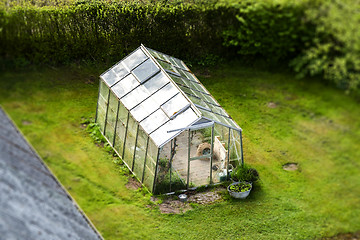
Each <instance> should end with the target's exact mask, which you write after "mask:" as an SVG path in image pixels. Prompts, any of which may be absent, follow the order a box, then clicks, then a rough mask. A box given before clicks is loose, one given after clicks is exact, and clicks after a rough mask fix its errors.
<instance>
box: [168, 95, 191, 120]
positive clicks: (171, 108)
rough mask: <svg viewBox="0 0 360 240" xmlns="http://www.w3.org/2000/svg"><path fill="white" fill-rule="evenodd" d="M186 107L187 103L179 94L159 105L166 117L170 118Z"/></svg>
mask: <svg viewBox="0 0 360 240" xmlns="http://www.w3.org/2000/svg"><path fill="white" fill-rule="evenodd" d="M186 105H189V101H188V100H187V99H186V98H185V97H184V96H183V95H182V94H180V93H179V94H177V95H176V96H175V97H173V98H171V99H170V100H169V101H167V102H166V103H164V104H163V105H161V108H162V110H163V111H164V112H165V113H166V114H167V115H168V117H171V116H173V115H174V114H176V113H177V112H178V111H179V110H181V109H182V108H184V107H185V106H186Z"/></svg>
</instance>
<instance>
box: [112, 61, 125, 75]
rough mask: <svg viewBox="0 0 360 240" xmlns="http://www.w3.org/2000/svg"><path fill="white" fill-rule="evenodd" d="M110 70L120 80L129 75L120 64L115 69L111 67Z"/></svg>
mask: <svg viewBox="0 0 360 240" xmlns="http://www.w3.org/2000/svg"><path fill="white" fill-rule="evenodd" d="M112 70H113V71H114V72H115V73H116V74H117V75H118V76H119V78H120V79H121V78H123V77H125V75H126V74H128V73H129V72H128V70H127V69H126V68H125V66H124V65H123V64H122V63H121V62H120V63H118V64H117V65H116V66H115V67H113V69H112Z"/></svg>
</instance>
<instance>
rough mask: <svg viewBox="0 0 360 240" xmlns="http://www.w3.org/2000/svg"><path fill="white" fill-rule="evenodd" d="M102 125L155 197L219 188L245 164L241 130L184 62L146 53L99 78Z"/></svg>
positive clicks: (144, 50) (143, 50)
mask: <svg viewBox="0 0 360 240" xmlns="http://www.w3.org/2000/svg"><path fill="white" fill-rule="evenodd" d="M96 122H97V123H98V124H99V126H100V129H101V131H102V133H103V135H104V136H105V138H106V139H107V141H108V142H109V144H110V145H111V146H112V147H113V149H114V150H115V152H116V154H117V155H118V156H119V157H121V159H122V160H123V161H124V163H125V164H126V165H127V167H128V168H129V169H130V171H131V172H132V173H133V174H134V175H135V176H136V177H137V178H138V180H139V181H140V182H141V183H142V184H143V185H144V186H146V187H147V189H148V190H149V191H150V192H152V193H155V194H160V193H170V192H174V191H179V190H188V189H194V188H196V187H199V186H203V185H209V184H217V183H220V182H221V181H225V180H227V179H228V177H229V172H230V171H231V169H232V168H234V167H236V166H237V165H239V164H242V163H243V152H242V135H241V128H240V127H239V126H238V125H237V124H236V123H235V122H234V121H233V120H232V119H231V117H230V116H229V115H228V114H227V113H226V111H225V110H224V109H223V108H222V107H221V106H220V105H219V103H218V102H217V101H216V100H215V99H214V98H213V97H212V96H211V94H210V93H209V92H208V91H207V90H206V89H205V87H204V86H203V85H202V84H201V83H200V81H199V80H198V79H197V78H196V77H195V75H194V74H193V73H192V72H191V71H190V69H189V68H188V67H187V66H186V65H185V64H184V62H183V61H181V60H179V59H177V58H174V57H171V56H169V55H166V54H163V53H160V52H158V51H155V50H152V49H150V48H147V47H145V46H144V45H141V46H140V47H139V48H137V49H136V50H135V51H133V52H132V53H131V54H130V55H128V56H127V57H125V58H124V59H123V60H121V61H120V62H118V63H116V64H115V65H114V66H113V67H111V68H110V69H109V70H107V71H106V72H104V73H103V74H102V75H101V76H100V87H99V96H98V103H97V111H96Z"/></svg>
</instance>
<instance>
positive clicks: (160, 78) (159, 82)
mask: <svg viewBox="0 0 360 240" xmlns="http://www.w3.org/2000/svg"><path fill="white" fill-rule="evenodd" d="M168 82H169V79H168V78H167V77H166V75H165V74H164V73H163V72H159V73H158V74H156V75H155V76H154V77H152V78H150V79H149V81H146V82H145V83H144V84H143V86H144V87H145V88H146V89H147V90H148V91H149V93H150V94H153V93H154V92H155V91H157V90H158V89H160V88H161V87H162V86H164V85H165V84H166V83H168Z"/></svg>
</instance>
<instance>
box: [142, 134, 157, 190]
mask: <svg viewBox="0 0 360 240" xmlns="http://www.w3.org/2000/svg"><path fill="white" fill-rule="evenodd" d="M157 151H158V148H157V146H156V145H155V144H154V142H153V141H152V140H151V139H149V146H148V151H147V155H146V165H145V172H144V181H143V184H144V185H145V186H146V187H147V188H148V189H149V191H150V192H152V188H153V183H154V175H155V167H156V159H157Z"/></svg>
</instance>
